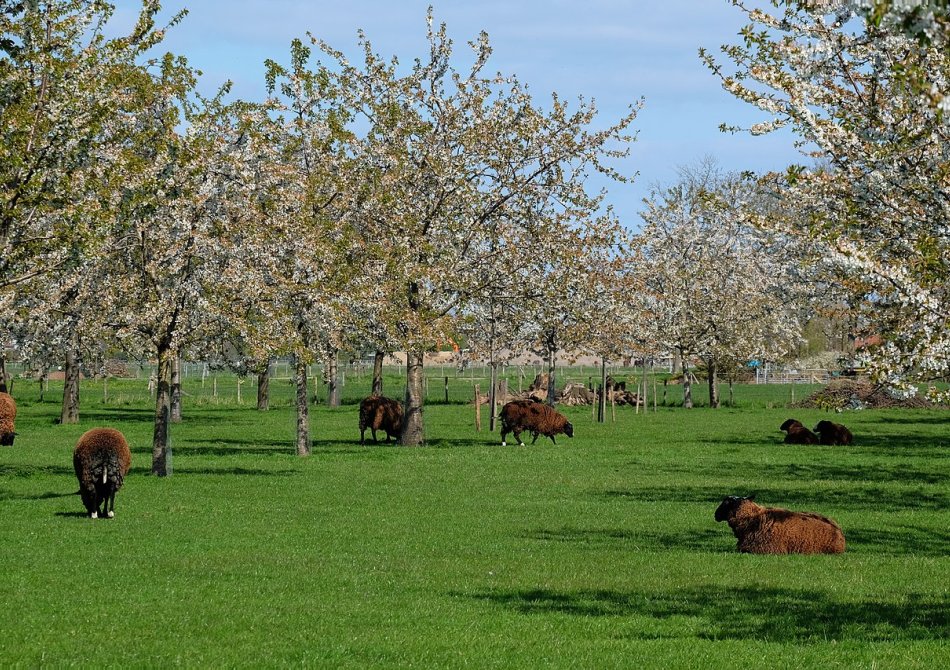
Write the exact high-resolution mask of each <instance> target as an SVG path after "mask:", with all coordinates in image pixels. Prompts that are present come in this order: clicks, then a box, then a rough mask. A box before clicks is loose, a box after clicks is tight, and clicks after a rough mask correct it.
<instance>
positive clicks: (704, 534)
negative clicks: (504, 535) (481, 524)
mask: <svg viewBox="0 0 950 670" xmlns="http://www.w3.org/2000/svg"><path fill="white" fill-rule="evenodd" d="M522 537H523V538H525V539H528V540H537V541H540V542H558V543H567V544H576V545H581V546H583V547H586V548H589V549H593V550H604V549H636V550H649V549H666V550H669V549H683V550H690V551H710V552H721V551H723V548H724V547H725V546H733V548H734V545H735V540H734V539H733V536H732V533H730V532H729V529H728V528H726V534H725V535H724V534H723V533H721V532H716V531H715V530H712V529H705V530H689V531H684V532H681V533H659V532H643V531H632V530H627V529H617V528H613V529H611V528H597V529H591V528H539V529H537V530H533V531H529V532H526V533H525V534H524V535H523V536H522Z"/></svg>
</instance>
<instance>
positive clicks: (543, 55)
mask: <svg viewBox="0 0 950 670" xmlns="http://www.w3.org/2000/svg"><path fill="white" fill-rule="evenodd" d="M116 4H117V7H118V11H117V15H116V17H115V21H116V22H117V27H118V24H121V23H122V22H126V23H129V22H131V20H132V18H133V17H134V12H135V8H136V6H137V4H138V3H137V2H135V1H132V0H118V1H117V3H116ZM430 4H432V5H433V6H434V10H435V18H436V21H438V22H444V23H446V24H447V27H448V32H449V35H450V37H452V39H453V40H454V41H455V45H456V53H457V54H463V52H465V51H467V46H466V42H467V41H468V40H470V39H472V38H474V37H475V36H477V34H478V32H479V31H481V30H485V31H486V32H488V34H489V37H490V40H491V43H492V46H493V48H494V53H493V56H492V59H491V62H490V66H491V67H490V71H492V72H495V71H499V72H502V73H504V74H515V75H517V76H518V78H519V79H520V80H521V81H523V82H526V83H528V84H529V85H530V87H531V90H532V91H533V93H534V95H535V97H536V99H537V100H545V99H548V97H549V95H550V93H551V92H552V91H557V92H558V94H559V95H560V96H561V97H562V98H565V99H576V97H577V96H579V95H584V96H586V97H592V98H594V99H595V100H596V102H597V105H598V108H599V109H600V113H601V119H602V122H603V124H607V123H609V122H611V121H613V120H616V119H617V118H619V117H620V116H621V115H622V114H624V113H625V111H626V108H627V105H629V104H631V103H633V102H634V101H636V100H637V99H639V98H641V97H643V98H644V99H645V106H644V108H643V110H642V111H641V113H640V115H639V117H638V118H637V120H636V121H635V122H634V129H635V131H636V132H637V133H638V139H637V142H636V143H635V144H634V145H633V151H632V154H631V156H630V157H629V158H628V159H627V161H626V162H625V163H624V164H623V165H621V166H620V167H621V169H622V170H623V171H624V172H627V173H633V172H638V173H639V176H638V177H637V178H636V179H635V181H634V183H633V184H632V185H623V184H617V185H612V186H609V196H608V201H609V202H610V203H611V204H612V205H613V206H614V208H615V210H616V211H617V213H618V214H619V215H620V217H621V218H622V219H623V220H624V221H625V222H626V223H627V224H628V225H631V226H633V227H636V226H638V225H639V224H640V217H639V212H640V211H641V210H642V209H643V206H642V199H643V198H644V197H647V196H648V195H649V192H650V188H651V187H652V186H656V185H666V184H670V183H672V182H674V181H675V180H676V178H677V168H678V167H680V166H684V165H689V164H694V163H696V162H697V161H698V160H700V159H701V158H703V157H704V156H707V155H708V156H713V157H715V158H716V159H717V160H718V161H719V163H720V164H721V165H722V166H723V167H724V168H725V169H728V170H755V171H764V170H769V169H781V168H782V167H784V166H786V165H788V164H789V163H793V162H804V161H805V159H804V158H803V157H802V156H801V154H800V153H799V152H798V151H797V150H796V149H795V148H794V146H793V141H794V138H793V137H792V136H791V135H790V134H788V133H783V134H781V135H771V136H764V137H751V136H749V135H747V134H738V135H733V134H724V133H721V132H720V131H719V125H720V124H721V123H723V122H726V123H729V124H737V125H745V126H747V125H749V124H750V123H753V122H755V121H761V120H763V116H762V115H761V113H759V112H758V111H757V110H755V109H752V108H750V107H749V106H748V105H745V104H744V103H740V102H738V101H737V100H735V99H734V98H732V97H731V96H730V95H729V94H728V93H726V92H725V91H723V90H722V88H721V87H720V86H719V83H718V81H717V80H716V79H715V78H714V77H713V76H712V74H711V73H710V72H709V71H708V70H707V69H706V68H705V67H704V66H703V64H702V63H701V62H700V60H699V57H698V55H697V50H698V48H699V47H700V46H705V47H706V48H707V49H709V50H712V51H714V52H715V51H718V48H719V46H720V45H721V44H724V43H731V42H735V41H737V37H736V34H737V32H738V30H739V28H741V26H742V25H743V16H742V14H741V13H740V12H739V11H738V10H736V9H735V8H734V7H732V6H731V4H730V3H729V2H728V1H727V0H664V1H661V2H655V1H653V0H626V1H624V0H571V1H565V0H481V1H474V0H442V1H441V2H438V1H435V0H432V1H430V0H389V1H387V0H336V1H334V2H330V1H326V0H311V1H305V0H163V10H162V16H165V17H168V16H171V15H172V14H173V13H174V12H176V11H178V10H179V9H182V8H187V9H188V10H189V14H188V16H187V17H185V19H184V21H183V22H182V23H181V24H179V25H178V26H176V27H174V28H173V29H172V30H171V31H170V32H169V33H168V36H167V38H166V41H165V42H164V49H165V50H171V51H173V52H175V53H179V54H182V55H184V56H186V57H187V58H188V60H189V61H190V62H191V64H192V65H194V66H195V67H197V68H199V69H200V70H202V71H203V73H204V75H203V77H202V80H201V88H202V90H204V91H205V92H211V91H213V90H215V89H216V88H217V87H218V86H219V85H220V84H221V83H222V82H223V81H225V80H227V79H231V80H232V81H233V82H234V84H235V87H234V93H235V95H237V96H239V97H242V98H246V99H261V98H262V97H263V95H264V77H263V70H264V68H263V62H264V59H266V58H272V59H274V60H277V61H278V62H284V63H286V62H287V61H288V55H289V45H290V41H291V40H292V39H293V38H295V37H301V38H304V37H305V35H306V33H307V32H308V31H309V32H311V33H313V34H314V35H316V36H317V37H320V38H322V39H324V40H326V41H327V42H329V43H330V44H331V45H333V46H334V47H336V48H338V49H340V50H342V51H344V52H345V53H347V54H349V55H351V56H352V57H353V59H354V60H358V56H359V53H358V51H357V50H356V31H357V29H359V28H362V29H363V30H365V32H366V33H367V36H368V37H369V39H370V41H371V42H372V43H373V46H374V49H375V51H376V52H377V53H380V54H382V55H384V56H391V55H396V56H398V57H399V59H400V61H401V62H403V63H411V62H412V59H413V58H414V57H416V56H423V55H425V53H426V48H427V47H426V37H425V13H426V8H427V7H428V6H429V5H430ZM464 55H467V54H464ZM594 185H595V186H598V187H599V183H595V184H594Z"/></svg>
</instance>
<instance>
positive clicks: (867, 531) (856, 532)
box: [845, 524, 950, 557]
mask: <svg viewBox="0 0 950 670" xmlns="http://www.w3.org/2000/svg"><path fill="white" fill-rule="evenodd" d="M845 539H846V541H847V543H848V551H852V550H854V551H859V552H861V553H874V554H881V555H888V554H890V555H905V554H906V555H913V556H934V557H945V556H947V555H950V532H947V531H941V530H936V529H933V528H924V527H922V526H913V525H910V524H900V525H896V526H892V527H890V528H889V529H886V530H882V529H880V528H863V527H851V528H849V529H848V530H847V532H846V533H845Z"/></svg>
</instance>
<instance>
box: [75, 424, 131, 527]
mask: <svg viewBox="0 0 950 670" xmlns="http://www.w3.org/2000/svg"><path fill="white" fill-rule="evenodd" d="M131 464H132V451H131V450H130V449H129V443H128V442H126V441H125V436H124V435H122V433H120V432H119V431H117V430H116V429H115V428H92V429H90V430H88V431H86V432H85V433H83V435H82V437H80V438H79V441H78V442H77V443H76V448H75V449H74V450H73V469H75V471H76V478H77V479H78V480H79V495H80V496H81V497H82V503H83V505H85V507H86V511H88V512H89V516H91V517H92V518H93V519H97V518H99V516H100V515H101V516H104V517H108V518H110V519H111V518H112V517H114V516H115V494H116V491H118V490H119V489H120V488H122V484H123V483H124V482H125V475H126V474H127V473H128V471H129V467H130V466H131Z"/></svg>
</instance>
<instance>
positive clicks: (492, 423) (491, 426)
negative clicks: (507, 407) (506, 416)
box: [488, 361, 498, 433]
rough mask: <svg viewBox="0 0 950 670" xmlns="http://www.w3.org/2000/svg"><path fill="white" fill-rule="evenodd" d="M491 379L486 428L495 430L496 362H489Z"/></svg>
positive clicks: (496, 402) (496, 403)
mask: <svg viewBox="0 0 950 670" xmlns="http://www.w3.org/2000/svg"><path fill="white" fill-rule="evenodd" d="M489 365H490V367H491V381H490V382H489V384H490V386H489V387H488V404H489V405H491V412H490V414H491V418H490V420H489V421H488V430H490V431H491V432H493V433H494V432H495V420H496V419H497V417H498V363H496V362H495V361H491V362H490V364H489Z"/></svg>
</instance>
